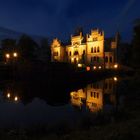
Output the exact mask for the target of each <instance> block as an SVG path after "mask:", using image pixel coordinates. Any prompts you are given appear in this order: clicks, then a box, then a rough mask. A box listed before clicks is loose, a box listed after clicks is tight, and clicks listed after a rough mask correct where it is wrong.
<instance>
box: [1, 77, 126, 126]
mask: <svg viewBox="0 0 140 140" xmlns="http://www.w3.org/2000/svg"><path fill="white" fill-rule="evenodd" d="M127 80H128V78H126V77H119V76H116V75H115V76H113V77H110V78H106V79H103V80H99V81H96V82H93V83H89V84H86V85H84V86H81V87H80V86H78V87H77V88H76V87H74V89H69V86H68V87H63V85H61V86H60V85H59V83H58V85H51V86H50V87H49V88H48V87H47V86H45V83H37V84H34V83H27V82H15V81H6V82H1V86H0V112H1V113H0V114H1V117H0V124H1V125H0V127H2V128H3V127H4V128H5V127H8V128H9V127H12V128H13V127H28V126H32V125H33V126H35V125H49V126H51V125H62V124H63V123H65V124H69V125H71V126H72V127H73V126H75V125H77V124H78V123H79V122H80V121H82V120H83V119H85V118H87V117H92V118H95V120H94V123H95V124H96V119H97V118H98V117H97V116H98V115H99V114H105V115H106V116H107V118H108V119H107V120H112V119H113V117H115V116H114V115H113V114H114V113H116V112H118V111H120V110H122V109H124V104H125V102H124V99H125V89H126V87H127V82H126V81H127ZM61 123H62V124H61Z"/></svg>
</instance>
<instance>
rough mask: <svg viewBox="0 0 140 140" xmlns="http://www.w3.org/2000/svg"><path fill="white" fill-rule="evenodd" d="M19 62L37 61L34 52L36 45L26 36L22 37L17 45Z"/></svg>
mask: <svg viewBox="0 0 140 140" xmlns="http://www.w3.org/2000/svg"><path fill="white" fill-rule="evenodd" d="M17 48H18V53H19V56H20V58H21V60H29V61H34V60H36V59H37V56H36V53H35V52H36V50H37V48H38V44H37V43H36V42H35V41H34V40H33V39H32V38H31V37H30V36H28V35H22V36H21V37H20V39H19V41H18V44H17Z"/></svg>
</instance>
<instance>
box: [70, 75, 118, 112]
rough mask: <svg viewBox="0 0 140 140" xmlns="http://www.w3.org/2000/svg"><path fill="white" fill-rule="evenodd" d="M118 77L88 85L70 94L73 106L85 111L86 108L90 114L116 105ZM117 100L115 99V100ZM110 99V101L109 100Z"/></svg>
mask: <svg viewBox="0 0 140 140" xmlns="http://www.w3.org/2000/svg"><path fill="white" fill-rule="evenodd" d="M116 81H118V78H117V77H113V78H108V79H105V80H102V81H99V82H96V83H92V84H88V85H87V86H86V87H85V88H83V89H79V90H76V91H73V92H71V93H70V96H71V104H72V105H73V106H78V107H79V108H80V109H82V108H83V109H84V106H86V108H87V109H88V110H90V112H98V111H101V110H103V109H104V106H105V104H108V103H111V104H112V105H114V104H115V102H116V98H115V96H114V95H115V93H116V90H114V89H115V87H116V84H113V83H115V82H116ZM114 98H115V99H114ZM108 99H109V100H108Z"/></svg>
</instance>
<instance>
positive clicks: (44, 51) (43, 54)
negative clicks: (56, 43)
mask: <svg viewBox="0 0 140 140" xmlns="http://www.w3.org/2000/svg"><path fill="white" fill-rule="evenodd" d="M38 55H39V59H40V60H41V61H44V62H50V61H51V50H50V45H49V41H48V39H47V38H43V39H42V40H41V47H40V48H39V54H38Z"/></svg>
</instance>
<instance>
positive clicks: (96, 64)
mask: <svg viewBox="0 0 140 140" xmlns="http://www.w3.org/2000/svg"><path fill="white" fill-rule="evenodd" d="M117 47H118V35H116V36H115V38H113V39H107V40H106V39H105V35H104V31H100V30H99V29H95V30H91V34H87V35H86V37H84V36H83V34H82V32H80V34H79V35H78V36H72V35H71V43H70V44H68V45H63V44H62V43H61V41H60V40H58V39H57V38H56V39H54V40H53V42H52V44H51V61H52V62H67V63H73V64H77V65H79V66H82V65H85V66H90V67H93V68H99V69H100V68H113V67H114V66H115V64H116V63H117Z"/></svg>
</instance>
